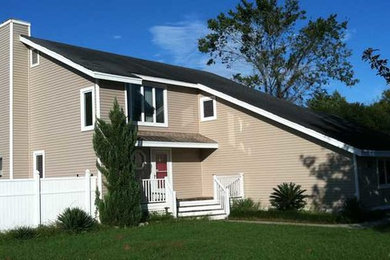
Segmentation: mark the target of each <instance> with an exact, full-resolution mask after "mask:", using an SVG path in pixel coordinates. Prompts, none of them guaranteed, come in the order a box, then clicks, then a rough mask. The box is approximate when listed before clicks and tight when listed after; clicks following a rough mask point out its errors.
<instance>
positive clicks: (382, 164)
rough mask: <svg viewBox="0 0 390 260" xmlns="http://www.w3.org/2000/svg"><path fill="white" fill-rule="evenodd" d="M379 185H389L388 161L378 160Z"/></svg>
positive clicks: (389, 168)
mask: <svg viewBox="0 0 390 260" xmlns="http://www.w3.org/2000/svg"><path fill="white" fill-rule="evenodd" d="M378 180H379V185H390V160H383V159H380V160H378Z"/></svg>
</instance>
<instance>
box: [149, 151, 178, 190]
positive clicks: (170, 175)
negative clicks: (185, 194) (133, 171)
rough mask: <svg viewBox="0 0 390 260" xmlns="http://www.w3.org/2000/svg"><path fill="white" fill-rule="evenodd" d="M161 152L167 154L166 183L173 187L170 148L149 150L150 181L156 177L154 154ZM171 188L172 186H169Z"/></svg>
mask: <svg viewBox="0 0 390 260" xmlns="http://www.w3.org/2000/svg"><path fill="white" fill-rule="evenodd" d="M161 151H162V152H166V153H167V171H168V172H167V175H168V181H169V183H170V184H171V185H173V182H172V149H171V148H151V149H150V164H151V171H150V179H155V176H156V158H155V152H161ZM171 187H173V186H171Z"/></svg>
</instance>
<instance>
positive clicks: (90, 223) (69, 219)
mask: <svg viewBox="0 0 390 260" xmlns="http://www.w3.org/2000/svg"><path fill="white" fill-rule="evenodd" d="M95 224H96V222H95V220H94V219H93V218H92V217H91V216H90V215H88V214H87V213H86V212H85V211H83V210H82V209H79V208H67V209H65V210H64V212H63V213H61V214H60V215H59V216H58V226H59V227H60V228H62V229H63V230H66V231H71V232H75V233H78V232H82V231H88V230H90V229H92V228H93V227H94V226H95Z"/></svg>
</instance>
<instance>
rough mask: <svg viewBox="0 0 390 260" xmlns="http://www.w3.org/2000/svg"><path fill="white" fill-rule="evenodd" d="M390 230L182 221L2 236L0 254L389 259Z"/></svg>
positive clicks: (14, 256)
mask: <svg viewBox="0 0 390 260" xmlns="http://www.w3.org/2000/svg"><path fill="white" fill-rule="evenodd" d="M389 243H390V232H389V230H388V229H386V228H382V229H380V230H371V229H370V230H355V229H344V228H325V227H303V226H285V225H283V226H281V225H261V224H251V223H231V222H230V223H229V222H223V221H213V222H212V221H206V220H200V221H199V220H198V221H195V220H181V221H165V222H156V223H151V224H149V225H147V226H144V227H138V228H128V229H121V228H103V229H100V230H98V231H92V232H89V233H82V234H78V235H76V234H69V233H58V234H54V235H52V236H51V237H37V238H34V239H30V240H16V239H6V240H5V239H3V240H0V259H129V258H131V259H145V258H146V259H151V258H174V259H183V258H184V259H236V258H241V259H248V258H256V259H261V258H266V259H271V258H272V259H340V258H345V259H368V258H371V259H384V258H388V257H389V253H390V248H389V246H388V245H389Z"/></svg>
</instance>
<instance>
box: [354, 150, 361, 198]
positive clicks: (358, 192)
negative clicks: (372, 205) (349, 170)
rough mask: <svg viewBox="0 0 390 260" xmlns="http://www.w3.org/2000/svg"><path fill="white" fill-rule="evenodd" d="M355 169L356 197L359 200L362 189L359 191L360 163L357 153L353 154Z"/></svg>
mask: <svg viewBox="0 0 390 260" xmlns="http://www.w3.org/2000/svg"><path fill="white" fill-rule="evenodd" d="M353 170H354V175H355V197H356V199H357V200H360V191H359V174H358V165H357V159H356V154H353Z"/></svg>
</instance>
